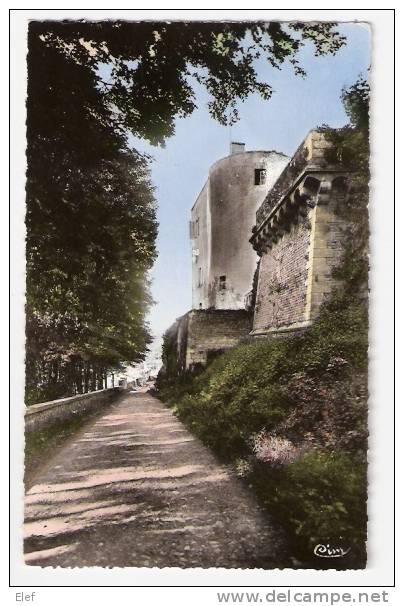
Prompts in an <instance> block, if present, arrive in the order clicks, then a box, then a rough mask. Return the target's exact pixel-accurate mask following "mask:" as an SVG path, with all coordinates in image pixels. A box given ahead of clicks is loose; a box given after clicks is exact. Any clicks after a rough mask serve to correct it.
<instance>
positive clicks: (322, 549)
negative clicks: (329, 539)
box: [313, 543, 351, 558]
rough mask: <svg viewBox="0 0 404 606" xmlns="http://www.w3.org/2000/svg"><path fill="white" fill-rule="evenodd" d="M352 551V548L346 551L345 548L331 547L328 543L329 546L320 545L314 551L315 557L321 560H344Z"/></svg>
mask: <svg viewBox="0 0 404 606" xmlns="http://www.w3.org/2000/svg"><path fill="white" fill-rule="evenodd" d="M350 551H351V548H350V547H348V549H344V548H343V547H331V546H330V545H329V544H328V543H327V545H323V544H322V543H319V544H318V545H316V546H315V548H314V550H313V552H314V555H316V556H318V557H319V558H343V557H344V556H346V555H347V553H349V552H350Z"/></svg>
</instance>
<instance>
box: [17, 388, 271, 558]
mask: <svg viewBox="0 0 404 606" xmlns="http://www.w3.org/2000/svg"><path fill="white" fill-rule="evenodd" d="M25 514H26V521H25V527H24V531H25V558H26V563H27V564H30V565H37V566H119V567H123V566H137V567H140V566H146V567H152V566H158V567H164V566H176V567H184V568H190V567H203V568H208V567H225V568H250V567H260V568H274V567H278V566H281V561H280V560H281V554H282V552H283V542H282V539H281V537H280V533H279V531H278V530H276V529H274V528H271V527H270V526H269V525H268V523H267V521H266V518H265V516H264V514H263V512H262V511H261V509H260V508H259V506H258V504H257V503H256V501H255V499H254V497H253V495H252V494H250V492H249V491H248V489H247V488H245V486H244V485H243V484H242V483H241V481H240V480H239V479H238V478H237V477H235V476H234V474H233V473H232V472H231V471H230V470H229V469H227V468H226V467H224V466H223V465H221V464H219V463H218V462H217V461H216V459H215V458H214V456H213V455H212V454H211V453H210V451H209V450H208V449H207V448H206V447H205V446H203V445H202V444H201V443H200V442H199V441H198V440H197V439H195V438H194V437H193V436H192V435H191V434H190V433H189V432H188V430H187V429H186V428H185V427H184V426H183V425H182V423H180V422H179V421H178V420H177V419H176V418H175V417H174V416H173V414H172V412H171V411H170V410H169V409H167V408H166V407H165V406H164V405H163V404H162V403H161V402H159V400H157V399H156V398H154V397H153V396H151V395H149V394H140V393H136V394H134V393H129V394H128V395H127V396H125V397H123V398H122V399H121V400H119V401H118V402H117V403H115V404H114V405H113V406H112V407H111V408H109V409H108V410H107V411H106V412H105V413H104V415H103V416H101V417H99V418H98V419H95V420H92V421H89V422H88V424H87V425H86V426H85V427H84V428H83V429H82V430H81V431H80V432H79V433H78V435H77V436H76V438H75V439H74V440H71V441H70V442H69V443H67V444H66V445H65V446H64V447H63V448H61V450H60V451H59V452H58V454H57V455H56V456H55V458H54V459H53V461H52V464H48V465H47V466H46V468H45V469H44V470H43V471H42V473H40V474H38V476H37V478H36V481H35V484H34V486H32V487H31V488H30V489H29V491H28V492H27V495H26V508H25Z"/></svg>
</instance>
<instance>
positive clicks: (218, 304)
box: [190, 143, 289, 310]
mask: <svg viewBox="0 0 404 606" xmlns="http://www.w3.org/2000/svg"><path fill="white" fill-rule="evenodd" d="M230 151H231V153H230V155H229V156H227V157H225V158H222V159H221V160H218V161H217V162H215V164H213V165H212V166H211V168H210V170H209V176H208V179H207V181H206V183H205V185H204V186H203V188H202V191H201V193H200V194H199V196H198V198H197V200H196V202H195V204H194V205H193V207H192V210H191V221H190V237H191V242H192V307H193V309H222V310H223V309H228V310H235V309H244V308H245V306H246V298H247V297H248V293H249V292H250V290H251V287H252V277H253V275H254V271H255V267H256V263H257V254H256V252H255V251H254V250H253V248H252V247H251V244H250V243H249V238H250V237H251V230H252V227H253V225H254V224H255V214H256V211H257V209H258V208H259V207H260V206H261V204H262V203H263V201H264V199H265V196H266V194H267V193H268V190H269V189H270V188H271V187H272V185H273V184H274V183H275V181H276V180H277V178H278V176H279V175H280V173H281V172H282V170H283V168H284V167H285V166H286V165H287V163H288V161H289V158H288V157H287V156H285V155H284V154H282V153H278V152H275V151H247V152H246V151H245V149H244V144H243V143H232V144H231V147H230Z"/></svg>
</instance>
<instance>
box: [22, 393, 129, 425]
mask: <svg viewBox="0 0 404 606" xmlns="http://www.w3.org/2000/svg"><path fill="white" fill-rule="evenodd" d="M119 393H120V389H119V387H112V388H109V389H101V390H99V391H92V392H90V393H86V394H79V395H77V396H72V397H70V398H61V399H60V400H53V401H51V402H44V403H43V404H34V405H33V406H29V407H28V408H27V409H26V411H25V431H26V432H27V433H29V432H32V431H40V430H42V429H45V428H46V427H50V426H51V425H54V424H55V423H59V422H60V421H66V420H68V419H71V418H72V417H74V416H75V415H78V414H83V413H85V412H90V411H93V410H97V409H101V408H102V407H103V406H106V405H107V404H109V403H110V402H111V401H113V400H114V398H116V397H117V396H118V394H119Z"/></svg>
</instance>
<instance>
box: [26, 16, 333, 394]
mask: <svg viewBox="0 0 404 606" xmlns="http://www.w3.org/2000/svg"><path fill="white" fill-rule="evenodd" d="M307 42H311V43H313V45H314V48H315V53H316V54H317V55H322V54H326V53H335V52H336V51H338V49H339V48H340V47H341V46H342V45H343V44H344V37H343V36H341V35H339V34H338V32H336V31H334V25H333V24H331V23H323V24H303V23H293V24H288V25H286V24H281V23H265V24H264V23H212V22H210V23H197V22H193V23H164V22H159V23H153V22H142V23H133V22H125V21H104V22H86V21H44V22H35V21H32V22H30V25H29V35H28V51H29V52H28V97H27V141H28V144H27V162H28V170H27V216H26V225H27V304H26V311H27V330H26V332H27V349H26V387H27V392H26V400H27V403H33V402H38V401H41V400H42V399H46V398H53V397H60V396H62V395H68V394H72V393H75V392H81V391H88V390H89V389H97V388H99V387H102V385H103V384H105V380H106V372H107V371H108V370H113V369H115V368H118V367H120V366H121V365H122V364H125V363H135V362H138V361H140V360H141V359H142V358H143V357H144V355H145V351H146V348H147V344H148V342H149V341H150V336H149V332H148V327H147V325H146V322H145V316H146V312H147V307H148V305H149V304H150V295H149V291H148V282H147V272H148V270H149V268H150V267H151V265H152V263H153V260H154V257H155V248H154V245H155V239H156V231H157V229H156V228H157V226H156V218H155V205H154V199H153V188H152V186H151V184H150V182H149V174H148V166H147V158H145V157H143V156H141V155H139V154H138V153H136V151H134V150H132V149H130V147H129V146H128V133H129V132H132V133H133V134H135V135H137V136H140V137H143V138H145V139H148V140H149V141H150V142H152V143H153V144H163V143H164V140H165V138H167V137H169V136H171V135H172V134H173V133H174V123H175V119H176V118H178V117H183V116H187V115H189V114H190V113H191V112H192V111H193V110H194V108H195V93H194V90H193V85H194V83H196V82H198V83H199V84H202V85H204V86H205V87H206V89H207V90H208V91H209V93H210V95H211V101H210V102H209V110H210V112H211V114H212V116H213V117H214V118H216V119H217V120H219V121H220V122H221V123H228V122H232V121H234V120H235V119H237V111H236V100H237V99H245V98H246V97H247V96H248V95H249V94H251V93H253V92H258V93H260V94H261V95H262V96H263V97H264V98H266V99H267V98H269V97H270V96H271V93H272V89H271V86H270V84H268V83H262V82H259V81H258V80H257V75H256V72H255V69H254V61H255V59H256V58H257V57H258V56H261V55H262V54H264V55H265V56H266V57H267V59H268V61H269V62H270V63H271V65H272V66H273V67H275V68H279V67H280V65H281V64H282V63H283V62H284V61H287V60H289V61H290V63H291V64H292V65H293V67H294V69H295V72H296V73H297V74H301V75H304V72H303V70H302V68H301V67H300V66H299V63H298V57H297V52H298V51H299V49H300V48H301V46H302V45H303V44H305V43H307Z"/></svg>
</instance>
